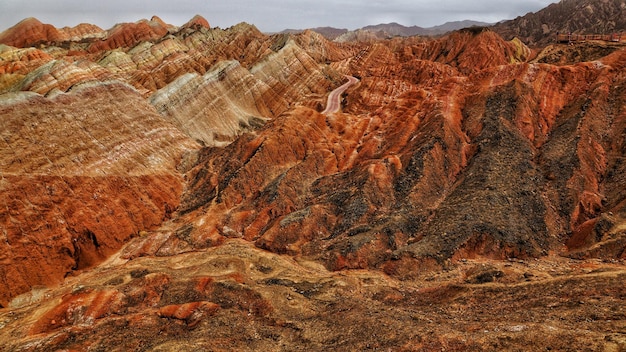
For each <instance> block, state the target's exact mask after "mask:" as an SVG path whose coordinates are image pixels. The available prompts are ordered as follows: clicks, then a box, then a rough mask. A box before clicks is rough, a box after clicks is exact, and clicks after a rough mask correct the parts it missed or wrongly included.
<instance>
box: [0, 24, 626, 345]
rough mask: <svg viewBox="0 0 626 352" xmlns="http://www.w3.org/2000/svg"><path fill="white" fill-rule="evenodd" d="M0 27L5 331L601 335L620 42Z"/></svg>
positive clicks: (617, 256)
mask: <svg viewBox="0 0 626 352" xmlns="http://www.w3.org/2000/svg"><path fill="white" fill-rule="evenodd" d="M0 43H3V44H4V45H0V59H1V60H0V73H1V74H2V75H1V76H0V125H1V127H2V128H0V131H1V132H0V136H1V137H2V138H1V139H0V144H2V148H0V172H1V174H0V176H1V180H0V204H2V205H4V206H3V207H1V208H0V226H1V229H2V235H3V236H4V241H0V249H1V252H2V253H3V254H2V258H1V260H0V277H1V278H2V281H0V304H1V305H2V307H9V308H7V309H5V310H0V340H6V341H9V340H8V336H11V339H10V341H11V342H10V345H9V346H10V347H9V350H20V349H21V348H22V347H24V348H25V349H26V350H28V349H29V348H31V347H28V346H37V347H32V348H42V349H51V350H54V349H77V350H81V349H83V350H84V349H89V348H92V349H100V348H103V349H106V348H110V347H113V346H115V347H116V348H122V349H130V350H148V349H157V350H158V349H161V350H167V349H171V348H173V346H177V347H178V348H183V347H184V348H188V349H217V350H219V349H223V348H227V349H232V348H237V347H238V346H239V347H244V348H253V349H264V350H272V349H296V348H303V347H304V349H308V350H324V349H329V348H330V349H351V348H356V349H367V348H385V349H386V348H398V347H400V348H403V349H406V350H419V349H422V350H441V349H446V348H448V349H459V350H462V349H484V348H485V347H486V346H488V347H489V348H491V349H494V350H502V349H512V348H515V347H519V346H525V347H528V346H532V348H533V349H546V348H552V349H559V348H565V347H566V346H565V345H564V343H565V342H564V341H567V343H570V342H571V343H573V344H574V345H575V346H577V347H579V348H580V349H584V348H588V349H590V350H593V349H601V348H606V349H611V348H613V349H615V348H617V350H619V348H622V347H624V346H626V342H625V341H626V340H625V339H624V336H623V334H621V333H619V332H618V331H620V329H622V328H623V327H624V325H623V324H624V321H625V320H626V319H624V316H625V315H624V314H626V312H624V308H623V307H624V305H623V304H621V303H623V302H621V300H623V296H624V294H625V293H624V285H622V284H621V283H622V282H623V279H624V273H625V268H624V265H623V260H624V259H626V250H625V249H626V192H625V191H624V189H625V188H624V185H625V184H626V179H625V178H624V175H626V169H625V167H626V166H625V164H624V163H623V160H624V158H626V136H625V134H624V133H625V132H624V131H625V130H626V104H625V98H626V88H625V87H626V76H624V74H623V72H624V68H625V67H626V49H625V48H624V47H622V46H619V45H614V44H610V45H609V44H607V45H604V46H603V44H598V43H596V44H594V45H599V46H603V47H607V48H609V47H610V48H609V49H610V50H609V49H607V50H606V52H605V51H603V50H600V49H593V50H592V49H590V48H589V44H588V43H587V44H580V45H574V46H559V45H555V46H550V47H546V48H544V49H543V50H541V51H538V50H531V49H530V48H528V47H527V46H526V45H524V43H522V42H521V41H519V40H516V39H514V40H511V41H506V40H504V39H502V38H501V37H500V36H499V35H497V34H496V33H494V32H493V31H491V30H488V29H483V28H480V29H467V30H461V31H457V32H455V33H452V34H450V35H447V36H444V37H441V38H438V39H427V38H417V37H413V38H392V39H389V40H372V41H368V42H354V43H335V42H330V41H328V40H326V39H324V38H323V37H322V36H320V35H319V34H317V33H314V32H311V31H305V32H303V33H300V34H297V35H288V34H277V35H271V36H270V35H265V34H263V33H261V32H259V31H258V30H257V29H256V28H255V27H254V26H251V25H248V24H245V23H242V24H239V25H236V26H233V27H231V28H228V29H220V28H211V27H210V26H209V23H208V22H207V21H206V20H204V19H203V18H201V17H195V18H194V19H192V20H191V21H190V22H189V23H187V24H185V25H183V26H181V27H174V26H170V25H167V24H165V23H164V22H163V21H161V20H160V19H159V18H157V17H154V18H152V19H151V20H149V21H147V20H142V21H138V22H136V23H126V24H120V25H117V26H115V27H114V28H112V29H111V30H108V31H101V30H99V29H97V28H93V27H88V26H85V25H83V26H79V27H75V28H74V29H72V30H70V29H62V30H57V29H55V28H54V27H52V26H49V25H45V24H41V23H40V22H39V21H36V20H34V19H29V20H25V21H23V22H21V23H19V24H18V25H16V26H15V27H13V28H11V29H9V30H8V31H5V32H4V33H2V34H0ZM585 53H587V54H588V56H585V55H587V54H585ZM602 53H606V54H607V55H604V54H602ZM587 57H588V58H589V60H587ZM346 75H348V76H353V77H356V78H358V80H359V81H358V83H357V84H355V85H354V86H351V87H350V88H349V89H348V90H347V91H346V92H344V93H343V94H342V96H341V97H340V105H341V109H340V111H339V112H336V113H329V114H323V113H322V112H323V111H324V105H325V104H326V98H327V95H328V94H329V92H330V91H332V90H333V89H335V88H337V87H339V86H341V85H342V84H343V83H344V82H345V81H346V78H345V76H346ZM601 260H603V261H605V262H604V263H601ZM354 269H362V270H354ZM484 284H489V285H484ZM538 297H542V298H541V299H539V298H538ZM580 297H583V298H580ZM574 301H577V302H583V303H580V304H579V303H576V304H574V305H572V304H571V303H572V302H574ZM587 303H589V305H587ZM591 303H593V304H591ZM495 311H497V312H498V314H497V315H498V317H494V313H493V312H495ZM501 311H506V313H507V314H505V315H506V319H505V318H503V317H504V316H505V315H501V314H499V312H501ZM349 312H355V313H354V314H351V313H349ZM468 312H471V313H468ZM490 312H491V313H490ZM10 314H17V315H18V320H14V319H12V318H11V316H10ZM542 319H543V320H542ZM581 319H582V320H581ZM595 321H601V323H597V324H595V323H593V322H595ZM555 326H559V328H558V329H556V328H555ZM329 327H331V328H329ZM129 328H130V329H132V331H133V336H132V337H128V336H124V334H123V331H125V330H127V329H129ZM576 329H584V330H585V331H586V335H584V336H583V334H580V333H576V331H578V330H576ZM485 330H488V331H490V332H491V333H490V334H487V335H484V333H483V332H484V331H485ZM622 330H623V329H622ZM208 332H210V334H209V333H208ZM376 334H381V335H382V336H377V335H376ZM122 336H124V338H122ZM208 336H210V338H209V337H208ZM250 341H256V342H254V343H255V344H256V345H253V346H252V347H251V345H250V343H251V342H250ZM181 346H183V347H181Z"/></svg>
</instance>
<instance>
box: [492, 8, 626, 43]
mask: <svg viewBox="0 0 626 352" xmlns="http://www.w3.org/2000/svg"><path fill="white" fill-rule="evenodd" d="M492 28H493V30H494V31H496V32H498V33H499V34H500V35H502V36H503V37H504V38H506V39H513V38H519V39H520V40H522V41H524V42H525V43H528V44H529V45H531V46H533V47H535V46H544V45H547V44H550V43H553V42H554V41H555V40H556V34H558V33H561V34H563V33H574V34H611V33H623V32H625V31H626V1H625V0H600V1H597V0H561V1H558V2H555V3H554V4H551V5H549V6H548V7H546V8H545V9H543V10H540V11H537V12H536V13H529V14H526V15H525V16H520V17H518V18H516V19H514V20H510V21H503V22H500V23H498V24H496V25H494V26H493V27H492Z"/></svg>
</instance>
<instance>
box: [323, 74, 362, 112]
mask: <svg viewBox="0 0 626 352" xmlns="http://www.w3.org/2000/svg"><path fill="white" fill-rule="evenodd" d="M345 77H346V78H347V79H348V82H346V83H344V84H343V85H341V86H340V87H339V88H337V89H335V90H333V91H332V92H330V94H329V95H328V100H327V101H326V109H324V111H322V114H334V113H337V112H339V109H340V108H341V94H343V92H345V91H346V90H347V89H348V88H350V87H351V86H353V85H355V84H356V83H357V82H358V81H359V80H358V79H357V78H355V77H352V76H345Z"/></svg>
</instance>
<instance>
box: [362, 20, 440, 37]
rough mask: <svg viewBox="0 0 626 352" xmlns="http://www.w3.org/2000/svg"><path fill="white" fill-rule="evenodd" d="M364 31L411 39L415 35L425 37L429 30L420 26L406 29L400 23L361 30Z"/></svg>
mask: <svg viewBox="0 0 626 352" xmlns="http://www.w3.org/2000/svg"><path fill="white" fill-rule="evenodd" d="M361 30H364V31H370V32H383V33H386V34H387V35H390V36H400V37H411V36H414V35H424V33H426V32H427V31H428V30H427V29H425V28H422V27H419V26H411V27H406V26H403V25H401V24H399V23H395V22H393V23H386V24H377V25H374V26H366V27H363V28H361Z"/></svg>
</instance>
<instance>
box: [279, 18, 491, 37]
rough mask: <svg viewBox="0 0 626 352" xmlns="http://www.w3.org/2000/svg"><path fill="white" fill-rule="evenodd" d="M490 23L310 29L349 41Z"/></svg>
mask: <svg viewBox="0 0 626 352" xmlns="http://www.w3.org/2000/svg"><path fill="white" fill-rule="evenodd" d="M491 25H492V23H485V22H477V21H470V20H466V21H455V22H446V23H444V24H442V25H439V26H434V27H428V28H423V27H419V26H410V27H407V26H403V25H401V24H399V23H395V22H392V23H381V24H377V25H371V26H365V27H363V28H359V29H356V30H354V31H348V30H347V29H339V28H333V27H318V28H311V30H312V31H314V32H317V33H319V34H321V35H323V36H324V37H326V38H327V39H329V40H339V41H351V40H359V41H362V40H371V39H383V38H388V37H411V36H414V35H421V36H435V35H441V34H445V33H448V32H452V31H456V30H459V29H462V28H468V27H485V26H491ZM303 31H304V30H301V29H286V30H284V31H282V32H281V33H291V34H296V33H301V32H303Z"/></svg>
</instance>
